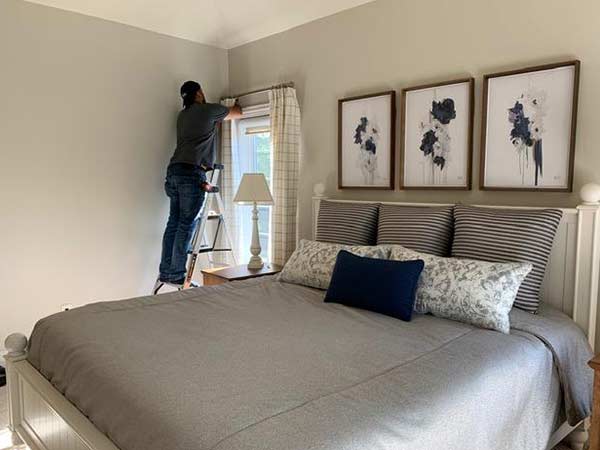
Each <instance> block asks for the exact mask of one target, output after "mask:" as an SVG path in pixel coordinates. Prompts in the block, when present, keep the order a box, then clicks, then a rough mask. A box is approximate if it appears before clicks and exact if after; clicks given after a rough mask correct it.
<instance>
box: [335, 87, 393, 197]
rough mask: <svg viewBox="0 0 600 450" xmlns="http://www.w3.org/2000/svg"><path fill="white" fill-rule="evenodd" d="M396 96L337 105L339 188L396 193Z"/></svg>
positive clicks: (354, 99)
mask: <svg viewBox="0 0 600 450" xmlns="http://www.w3.org/2000/svg"><path fill="white" fill-rule="evenodd" d="M395 124H396V92H395V91H388V92H381V93H378V94H372V95H364V96H360V97H352V98H345V99H342V100H339V101H338V188H339V189H349V188H351V189H394V159H395V158H394V149H395V128H396V127H395Z"/></svg>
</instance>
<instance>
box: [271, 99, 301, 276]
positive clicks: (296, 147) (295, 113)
mask: <svg viewBox="0 0 600 450" xmlns="http://www.w3.org/2000/svg"><path fill="white" fill-rule="evenodd" d="M269 109H270V114H271V142H272V146H273V166H272V167H273V168H272V170H273V182H272V184H273V198H274V200H275V202H274V205H273V210H272V214H271V220H272V226H271V240H272V246H273V249H272V255H273V263H275V264H280V265H283V264H285V262H286V261H287V260H288V258H289V257H290V255H291V254H292V252H293V251H294V249H295V248H296V242H297V230H296V224H297V212H298V171H299V164H300V107H299V106H298V100H297V98H296V90H295V89H294V88H290V87H284V88H275V89H272V90H270V91H269Z"/></svg>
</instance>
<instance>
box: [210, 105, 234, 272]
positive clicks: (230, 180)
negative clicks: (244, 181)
mask: <svg viewBox="0 0 600 450" xmlns="http://www.w3.org/2000/svg"><path fill="white" fill-rule="evenodd" d="M235 101H236V99H235V98H226V99H224V100H222V101H221V104H222V105H224V106H227V107H229V108H230V107H232V106H234V105H235ZM233 151H234V141H233V133H232V122H231V121H229V120H224V121H223V122H221V148H220V153H221V155H220V156H221V158H220V160H221V161H220V162H221V164H223V166H225V167H224V169H223V171H222V172H221V180H220V183H219V188H220V190H221V197H222V198H223V203H224V207H225V211H224V216H225V226H226V228H227V232H228V233H229V237H230V238H231V248H232V249H233V251H234V254H235V252H237V248H238V223H237V214H236V206H235V203H233V197H234V196H235V189H236V187H237V185H238V183H239V180H237V182H236V170H235V167H234V161H235V158H234V155H233ZM227 244H228V243H227V242H226V238H225V233H223V232H221V233H220V236H219V242H218V245H219V247H224V246H225V245H227ZM237 256H238V255H237V254H235V257H236V258H237ZM213 260H214V261H215V262H217V263H219V264H228V265H232V264H235V263H236V262H237V261H236V259H234V258H232V257H231V254H230V253H228V252H216V253H215V254H214V256H213Z"/></svg>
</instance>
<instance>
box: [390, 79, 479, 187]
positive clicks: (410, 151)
mask: <svg viewBox="0 0 600 450" xmlns="http://www.w3.org/2000/svg"><path fill="white" fill-rule="evenodd" d="M473 86H474V80H473V78H465V79H460V80H454V81H447V82H442V83H436V84H428V85H424V86H416V87H411V88H407V89H404V90H403V91H402V123H401V133H402V138H401V160H402V169H401V180H402V181H401V185H402V188H403V189H471V161H472V156H473Z"/></svg>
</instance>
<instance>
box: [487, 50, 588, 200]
mask: <svg viewBox="0 0 600 450" xmlns="http://www.w3.org/2000/svg"><path fill="white" fill-rule="evenodd" d="M579 65H580V63H579V61H569V62H564V63H557V64H549V65H545V66H537V67H530V68H527V69H522V70H514V71H510V72H502V73H496V74H491V75H485V76H484V88H483V120H482V133H481V170H480V181H479V184H480V187H481V189H487V190H519V191H563V192H571V191H572V190H573V161H574V156H575V129H576V124H577V96H578V90H579Z"/></svg>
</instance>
